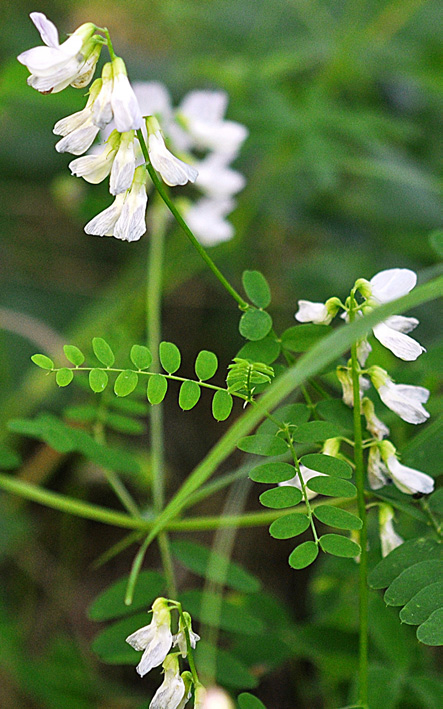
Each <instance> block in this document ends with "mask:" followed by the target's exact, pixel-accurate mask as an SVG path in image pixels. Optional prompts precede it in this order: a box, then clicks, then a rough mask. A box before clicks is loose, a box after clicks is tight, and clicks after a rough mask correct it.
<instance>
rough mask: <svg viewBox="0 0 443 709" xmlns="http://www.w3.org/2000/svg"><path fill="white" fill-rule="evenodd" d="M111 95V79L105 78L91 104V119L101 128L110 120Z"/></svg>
mask: <svg viewBox="0 0 443 709" xmlns="http://www.w3.org/2000/svg"><path fill="white" fill-rule="evenodd" d="M105 66H106V65H105ZM111 95H112V79H109V78H105V79H104V80H103V84H102V87H101V89H100V91H99V94H98V96H97V98H96V99H95V101H94V103H93V104H92V115H93V121H94V123H95V125H96V126H98V127H99V128H101V129H102V130H103V128H104V127H105V126H106V125H107V124H108V123H110V122H111V120H112V106H111Z"/></svg>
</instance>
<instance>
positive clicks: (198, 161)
mask: <svg viewBox="0 0 443 709" xmlns="http://www.w3.org/2000/svg"><path fill="white" fill-rule="evenodd" d="M30 17H31V20H32V22H33V23H34V25H35V26H36V28H37V30H38V31H39V33H40V36H41V39H42V41H43V42H44V45H45V46H38V47H34V48H32V49H29V50H27V51H25V52H22V53H21V54H20V55H19V56H18V60H19V61H20V62H21V63H22V64H24V65H25V66H26V67H27V68H28V70H29V71H30V76H29V77H28V84H29V85H30V86H32V87H33V88H35V89H37V90H38V91H40V92H42V93H56V92H58V91H62V90H63V89H64V88H66V87H67V86H69V85H71V86H73V87H74V88H84V87H85V86H87V85H88V84H89V83H90V82H91V81H92V79H93V76H94V73H95V69H96V66H97V62H98V60H99V58H100V53H101V49H102V47H103V45H104V44H107V39H105V37H103V36H102V35H101V34H100V32H102V31H103V30H101V29H100V28H98V27H96V26H95V25H94V24H93V23H90V22H88V23H85V24H83V25H81V26H80V27H79V28H78V29H77V30H76V31H75V32H74V34H72V35H71V36H70V37H69V38H68V39H67V40H66V41H65V42H63V43H61V44H60V42H59V36H58V31H57V28H56V27H55V25H54V24H53V23H52V22H51V21H50V20H48V18H47V17H46V16H45V15H44V14H43V13H41V12H32V13H31V15H30ZM227 103H228V96H227V94H226V93H225V92H223V91H191V92H190V93H189V94H187V96H185V98H184V99H183V101H182V103H181V104H180V106H179V107H178V108H177V109H176V110H174V109H173V108H172V105H171V101H170V97H169V94H168V92H167V90H166V88H165V87H164V86H163V85H162V84H159V83H157V82H140V83H136V84H134V86H132V85H131V84H130V82H129V79H128V76H127V71H126V67H125V64H124V62H123V60H122V59H121V58H120V57H115V56H113V58H112V59H111V61H109V62H107V63H105V65H104V66H103V69H102V73H101V77H100V78H99V79H96V80H95V81H94V82H93V83H92V84H91V86H90V88H89V95H88V99H87V102H86V105H85V107H84V109H82V110H81V111H78V112H77V113H74V114H72V115H70V116H66V117H65V118H62V119H61V120H59V121H58V122H57V123H56V124H55V126H54V133H55V134H56V135H58V136H61V139H60V140H59V141H58V142H57V143H56V146H55V147H56V150H57V151H58V152H60V153H63V152H67V153H71V154H73V155H76V156H82V157H78V158H77V159H76V160H73V161H72V162H71V163H70V164H69V167H70V170H71V172H72V174H73V175H75V176H77V177H82V178H83V179H84V180H86V181H87V182H90V183H91V184H97V183H99V182H101V181H102V180H104V179H106V178H107V177H108V176H110V180H109V191H110V193H111V195H113V196H114V197H115V201H114V203H113V204H112V205H111V206H110V207H108V208H107V209H105V210H104V211H103V212H102V213H101V214H98V215H97V216H96V217H95V218H94V219H92V220H91V221H90V222H89V223H88V224H87V225H86V227H85V231H86V232H87V233H88V234H93V235H96V236H114V237H115V238H117V239H121V240H123V241H137V240H138V239H140V237H141V236H142V235H143V234H144V233H145V232H146V223H145V212H146V205H147V199H148V197H147V195H148V191H149V189H150V187H151V182H150V180H149V178H148V174H147V170H146V167H143V169H141V168H142V166H143V165H144V164H145V159H144V157H143V154H142V150H141V146H140V144H139V141H138V138H137V135H136V131H138V130H142V133H143V136H144V139H145V142H146V144H147V151H148V155H149V160H150V163H151V165H152V167H153V168H154V169H155V170H156V171H157V172H158V173H159V175H160V176H161V178H162V180H163V181H164V182H165V184H167V185H168V186H170V187H175V186H177V185H185V184H187V183H195V187H196V188H197V190H199V191H200V193H201V194H202V196H201V197H200V198H197V200H196V201H191V200H186V201H185V202H183V205H184V216H185V218H186V220H187V221H188V223H189V226H190V228H191V230H192V231H193V232H194V233H195V236H196V238H197V239H198V240H199V241H200V242H201V243H203V244H204V245H207V246H212V245H215V244H217V243H220V242H223V241H227V240H228V239H231V238H232V236H233V235H234V229H233V226H232V224H231V223H230V222H228V221H227V220H226V217H227V216H228V214H230V212H232V211H233V209H234V208H235V201H234V200H233V196H234V195H235V194H237V193H238V192H239V191H240V190H242V189H243V187H244V185H245V179H244V177H243V175H241V174H240V173H239V172H237V171H236V170H233V169H232V168H231V167H230V163H231V162H232V161H233V160H234V159H235V158H236V157H237V155H238V152H239V150H240V148H241V145H242V144H243V142H244V140H245V139H246V137H247V135H248V131H247V129H246V128H245V127H244V126H243V125H241V124H240V123H237V122H235V121H229V120H226V119H225V113H226V109H227ZM143 117H146V120H145V119H144V118H143ZM159 121H160V122H159ZM100 131H101V132H102V136H104V137H105V143H104V145H102V146H101V147H100V148H99V150H98V151H97V149H96V148H95V147H94V148H93V152H92V153H91V154H89V155H84V153H85V152H86V151H87V150H89V149H90V148H91V146H92V144H93V143H94V141H95V139H96V138H97V136H98V134H99V133H100ZM169 148H172V150H173V152H171V150H170V149H169ZM192 151H194V154H193V153H192ZM195 152H197V154H195ZM174 153H178V154H179V155H180V156H181V157H180V158H179V157H176V155H175V154H174ZM202 153H204V154H203V156H202ZM181 158H184V159H181ZM139 168H140V169H139Z"/></svg>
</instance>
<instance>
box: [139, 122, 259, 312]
mask: <svg viewBox="0 0 443 709" xmlns="http://www.w3.org/2000/svg"><path fill="white" fill-rule="evenodd" d="M137 138H138V140H139V142H140V147H141V149H142V153H143V157H144V159H145V161H146V168H147V170H148V172H149V176H150V178H151V180H152V182H153V183H154V186H155V188H156V190H157V192H158V193H159V195H160V197H161V198H162V200H163V202H164V203H165V204H166V206H167V207H168V209H169V211H170V212H171V214H172V215H173V217H174V218H175V220H176V221H177V223H178V224H179V225H180V226H181V228H182V229H183V231H184V232H185V234H186V236H187V237H188V239H189V240H190V242H191V244H192V245H193V246H194V248H195V249H196V250H197V251H198V253H199V254H200V256H201V257H202V259H203V260H204V261H205V263H206V265H207V266H209V268H210V269H211V271H212V273H213V274H214V276H215V277H216V278H218V280H219V281H220V283H221V284H222V286H223V287H224V288H225V289H226V290H227V291H228V293H229V294H230V295H231V296H232V297H233V298H234V300H236V301H237V303H238V305H239V307H240V308H241V310H248V308H250V305H249V303H247V302H246V301H245V300H244V299H243V298H242V297H241V295H240V294H239V293H237V291H236V290H235V288H233V286H231V284H230V283H229V281H228V280H227V279H226V278H225V277H224V275H223V274H222V272H221V271H220V270H219V269H218V268H217V266H216V265H215V263H214V262H213V260H212V259H211V258H210V256H208V254H207V253H206V251H205V249H204V248H203V246H202V245H201V244H200V243H199V242H198V241H197V239H196V237H195V236H194V234H193V233H192V231H191V229H190V228H189V226H188V225H187V224H186V222H185V220H184V219H183V217H182V215H181V214H180V212H179V211H178V209H177V207H176V206H175V204H174V202H173V201H172V199H171V198H170V197H169V195H168V192H167V190H166V188H165V187H164V185H163V183H162V181H161V180H160V179H159V177H158V175H157V173H156V171H155V170H154V168H153V167H152V165H151V162H150V160H149V153H148V149H147V147H146V143H145V139H144V137H143V133H142V131H141V130H138V131H137Z"/></svg>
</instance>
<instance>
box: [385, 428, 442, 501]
mask: <svg viewBox="0 0 443 709" xmlns="http://www.w3.org/2000/svg"><path fill="white" fill-rule="evenodd" d="M379 445H380V453H381V457H382V460H383V462H384V464H385V466H386V468H387V471H388V474H389V476H390V477H391V478H392V480H393V482H394V484H395V486H396V487H398V489H399V490H401V492H404V493H406V495H416V494H421V495H428V494H429V493H431V492H432V491H433V489H434V485H435V481H434V478H431V476H430V475H427V474H426V473H422V472H421V471H420V470H415V469H414V468H408V466H407V465H402V464H401V463H400V461H399V460H398V458H397V452H396V449H395V447H394V446H393V445H392V443H391V442H390V441H382V442H381V443H380V444H379Z"/></svg>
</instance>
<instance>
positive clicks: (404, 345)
mask: <svg viewBox="0 0 443 709" xmlns="http://www.w3.org/2000/svg"><path fill="white" fill-rule="evenodd" d="M372 332H373V333H374V336H375V337H376V338H377V340H378V341H379V342H381V344H382V345H383V346H384V347H387V349H388V350H391V352H392V353H393V354H395V356H396V357H399V359H403V360H405V361H406V362H413V361H414V360H416V359H417V357H419V356H420V355H421V354H422V352H426V350H425V348H424V347H422V346H421V345H420V344H419V343H418V342H417V341H416V340H414V339H413V338H412V337H409V335H405V334H404V333H403V332H399V331H398V330H394V329H393V328H392V327H389V326H388V325H387V324H386V323H379V324H378V325H376V326H375V327H374V329H373V331H372Z"/></svg>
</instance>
